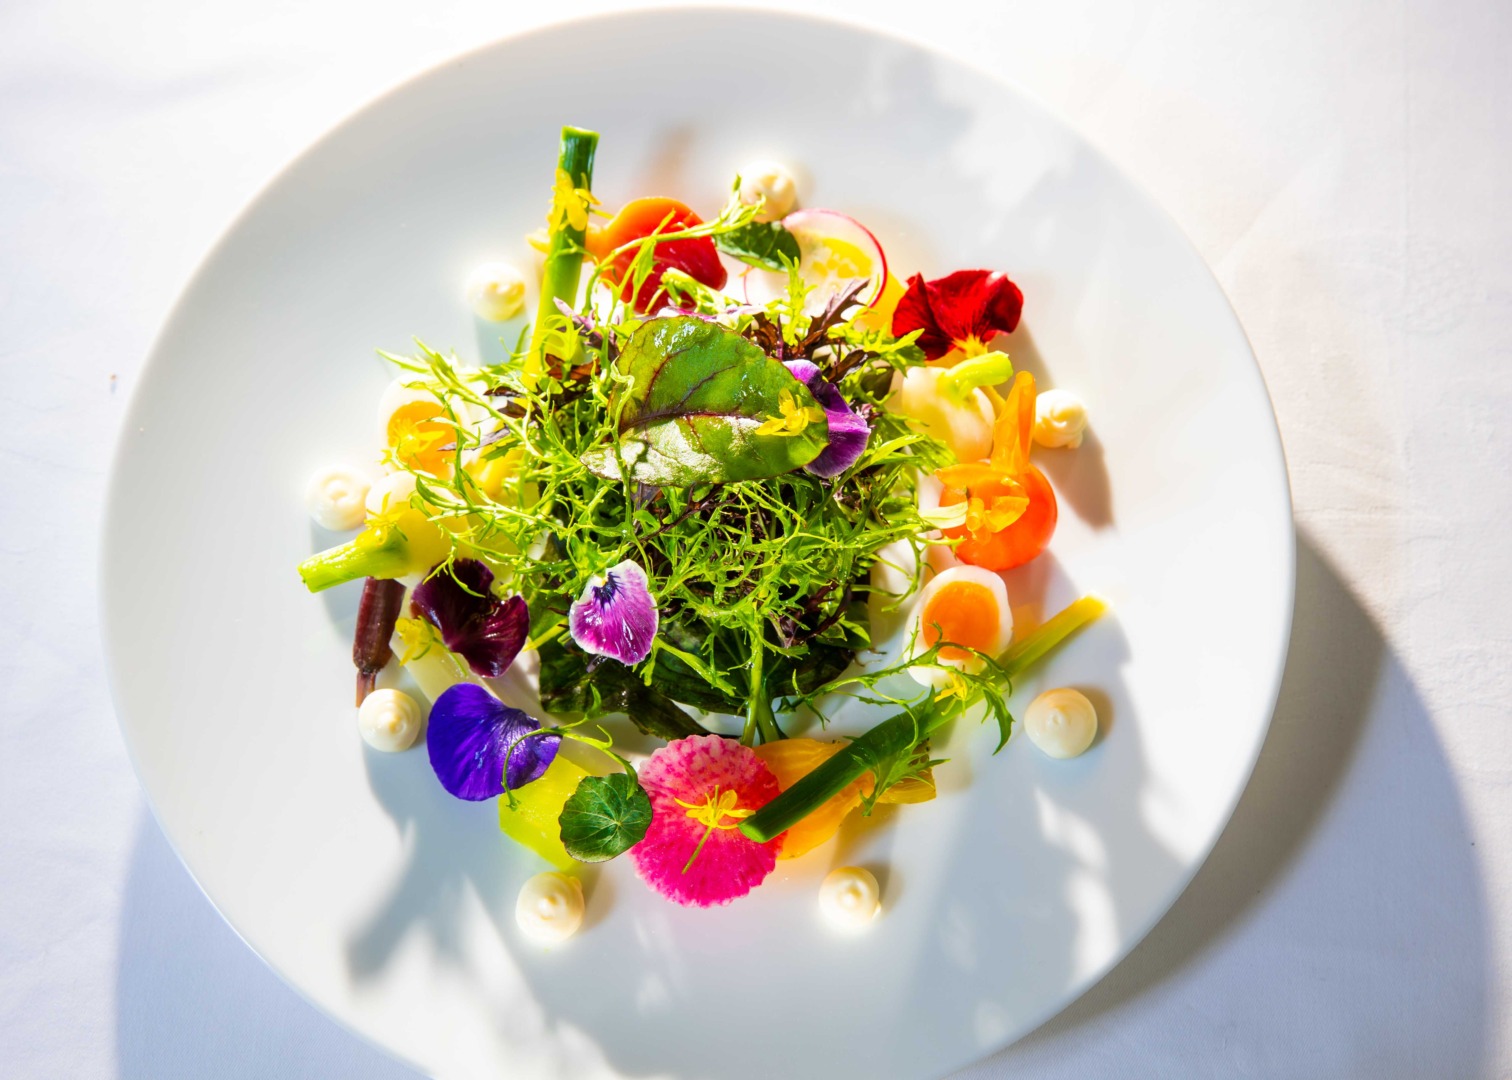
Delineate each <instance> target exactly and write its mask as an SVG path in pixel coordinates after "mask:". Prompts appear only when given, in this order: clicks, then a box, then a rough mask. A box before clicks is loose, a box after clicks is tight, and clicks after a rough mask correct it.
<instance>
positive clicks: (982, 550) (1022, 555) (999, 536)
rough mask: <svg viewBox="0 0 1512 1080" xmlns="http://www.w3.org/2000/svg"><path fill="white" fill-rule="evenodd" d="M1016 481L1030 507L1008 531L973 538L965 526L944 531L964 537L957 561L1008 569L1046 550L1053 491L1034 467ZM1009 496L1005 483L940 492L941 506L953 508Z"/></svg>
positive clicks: (990, 482) (1052, 518)
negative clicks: (1021, 486) (956, 505)
mask: <svg viewBox="0 0 1512 1080" xmlns="http://www.w3.org/2000/svg"><path fill="white" fill-rule="evenodd" d="M1018 482H1019V483H1020V484H1022V485H1023V488H1024V491H1023V493H1024V494H1026V495H1028V496H1029V505H1028V506H1027V507H1026V508H1025V509H1024V512H1023V514H1021V515H1020V516H1019V518H1018V520H1017V521H1015V522H1013V523H1012V524H1011V525H1009V526H1008V527H1007V528H1005V529H1002V530H1001V531H999V532H995V533H986V532H983V533H978V534H977V535H976V536H973V535H971V534H970V533H969V532H968V531H967V530H966V527H965V526H964V525H958V526H956V527H955V528H952V529H945V530H943V531H944V534H945V536H947V537H948V538H950V539H952V540H953V539H955V538H956V537H958V536H959V537H964V538H965V539H963V540H962V541H961V542H960V544H959V545H957V546H956V549H955V554H956V558H958V559H960V560H961V561H962V562H964V563H970V564H971V565H972V566H980V567H982V568H983V569H984V570H1011V569H1013V567H1015V566H1023V565H1024V564H1025V563H1026V562H1028V561H1029V560H1030V559H1032V558H1034V557H1035V556H1036V555H1038V554H1039V553H1040V552H1041V551H1044V550H1045V545H1046V544H1048V543H1050V537H1051V534H1053V533H1054V532H1055V521H1056V518H1057V517H1058V516H1059V509H1058V508H1057V506H1056V502H1055V492H1054V491H1053V490H1051V487H1050V481H1048V480H1046V479H1045V474H1044V473H1042V472H1040V471H1039V470H1038V469H1037V468H1035V467H1034V466H1033V465H1030V466H1028V467H1027V468H1026V469H1025V471H1024V472H1023V473H1021V474H1019V477H1018ZM1009 494H1017V493H1016V492H1012V491H1010V490H1009V488H1008V487H1007V486H1006V485H1005V484H1001V483H999V482H997V481H995V480H986V481H984V482H983V483H981V484H978V485H976V486H974V487H970V488H967V489H966V490H965V491H958V490H956V489H954V488H946V489H945V490H944V491H943V492H941V493H940V505H941V506H942V507H944V506H954V505H955V504H957V503H960V502H964V501H965V500H966V499H968V498H973V497H975V498H978V499H982V500H983V501H984V502H988V503H990V502H991V501H992V499H993V498H994V497H996V496H999V495H1009Z"/></svg>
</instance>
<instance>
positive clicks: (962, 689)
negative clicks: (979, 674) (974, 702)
mask: <svg viewBox="0 0 1512 1080" xmlns="http://www.w3.org/2000/svg"><path fill="white" fill-rule="evenodd" d="M969 692H970V688H969V687H968V686H967V685H966V680H965V679H963V678H962V677H961V676H960V675H959V674H958V673H954V672H952V673H951V676H950V678H949V679H948V680H947V681H946V683H945V685H944V686H942V687H940V691H939V693H937V694H935V700H936V701H944V700H945V699H946V698H952V697H955V698H960V699H961V700H962V701H965V700H966V695H967V693H969Z"/></svg>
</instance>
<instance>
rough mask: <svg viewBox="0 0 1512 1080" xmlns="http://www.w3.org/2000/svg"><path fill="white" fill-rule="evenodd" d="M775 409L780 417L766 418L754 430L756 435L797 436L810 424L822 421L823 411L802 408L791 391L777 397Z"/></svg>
mask: <svg viewBox="0 0 1512 1080" xmlns="http://www.w3.org/2000/svg"><path fill="white" fill-rule="evenodd" d="M777 407H778V408H779V409H781V410H782V415H780V416H772V417H768V418H767V419H766V420H764V421H762V423H761V425H760V426H759V427H758V428H757V429H756V434H757V435H782V436H788V435H797V434H798V433H799V432H801V431H802V430H803V429H804V428H806V427H808V426H809V425H810V424H813V423H817V422H818V421H820V420H823V419H824V410H823V409H820V408H817V407H815V406H813V405H810V406H807V407H802V406H800V405H799V404H798V401H797V399H796V398H794V397H793V392H792V391H791V390H784V391H782V393H780V394H778V395H777Z"/></svg>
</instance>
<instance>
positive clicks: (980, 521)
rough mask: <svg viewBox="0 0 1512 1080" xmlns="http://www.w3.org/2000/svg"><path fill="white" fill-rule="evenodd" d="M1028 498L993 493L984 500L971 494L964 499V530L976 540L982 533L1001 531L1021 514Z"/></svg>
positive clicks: (1026, 505)
mask: <svg viewBox="0 0 1512 1080" xmlns="http://www.w3.org/2000/svg"><path fill="white" fill-rule="evenodd" d="M1028 505H1029V500H1028V499H1027V498H1024V497H1022V496H1018V495H995V496H993V498H992V500H991V501H990V502H989V501H986V500H983V499H979V498H977V497H976V496H975V495H973V496H971V498H970V499H968V500H967V501H966V521H965V525H966V531H967V532H969V533H971V534H972V536H974V537H976V538H977V539H978V540H981V539H984V536H983V534H991V533H998V532H1002V531H1003V530H1004V529H1006V528H1007V527H1008V526H1010V525H1012V524H1013V523H1014V522H1015V521H1017V520H1018V519H1019V518H1020V517H1022V516H1023V513H1024V510H1025V509H1026V508H1027V507H1028Z"/></svg>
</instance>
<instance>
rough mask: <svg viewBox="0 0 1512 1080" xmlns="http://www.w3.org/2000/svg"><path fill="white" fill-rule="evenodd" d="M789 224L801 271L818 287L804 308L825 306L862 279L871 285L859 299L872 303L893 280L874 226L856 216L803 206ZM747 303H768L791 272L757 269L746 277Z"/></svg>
mask: <svg viewBox="0 0 1512 1080" xmlns="http://www.w3.org/2000/svg"><path fill="white" fill-rule="evenodd" d="M782 226H783V228H785V229H787V231H788V232H790V233H792V234H793V239H795V240H797V241H798V251H799V256H800V257H799V261H798V273H799V275H800V276H801V277H802V278H803V281H804V284H806V285H808V286H809V287H810V288H811V289H812V290H813V291H812V292H810V293H809V295H808V301H807V303H806V304H805V305H804V310H806V311H808V312H809V313H810V314H814V313H816V312H819V311H822V310H824V306H825V305H826V304H827V303H829V301H830V299H831V298H832V297H834V296H835V295H837V294H838V293H840V292H841V291H842V290H844V289H845V288H846V287H848V286H849V285H850V284H851V283H852V282H854V281H856V280H857V279H862V278H864V279H866V281H867V283H868V284H867V286H866V288H865V289H863V290H862V291H861V295H860V297H859V299H860V300H861V302H862V303H864V304H871V303H872V302H873V301H875V300H876V299H877V297H879V296H881V295H882V289H883V287H884V286H885V285H886V284H887V256H886V255H884V254H883V253H882V245H881V244H879V243H877V238H876V237H875V236H873V235H872V234H871V231H870V230H869V229H867V228H866V226H864V225H862V224H861V223H860V222H859V221H857V220H856V219H855V218H853V217H848V216H846V215H845V214H842V213H839V212H838V211H835V210H798V211H795V212H793V213H791V214H789V215H788V216H787V217H785V218H783V219H782ZM744 285H745V295H746V302H747V303H751V304H766V303H769V302H770V301H772V300H775V299H777V298H778V297H779V296H782V295H783V294H784V293H785V292H786V291H787V277H786V275H784V274H778V273H774V272H772V271H770V270H751V271H749V272H748V273H746V274H745V277H744Z"/></svg>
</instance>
